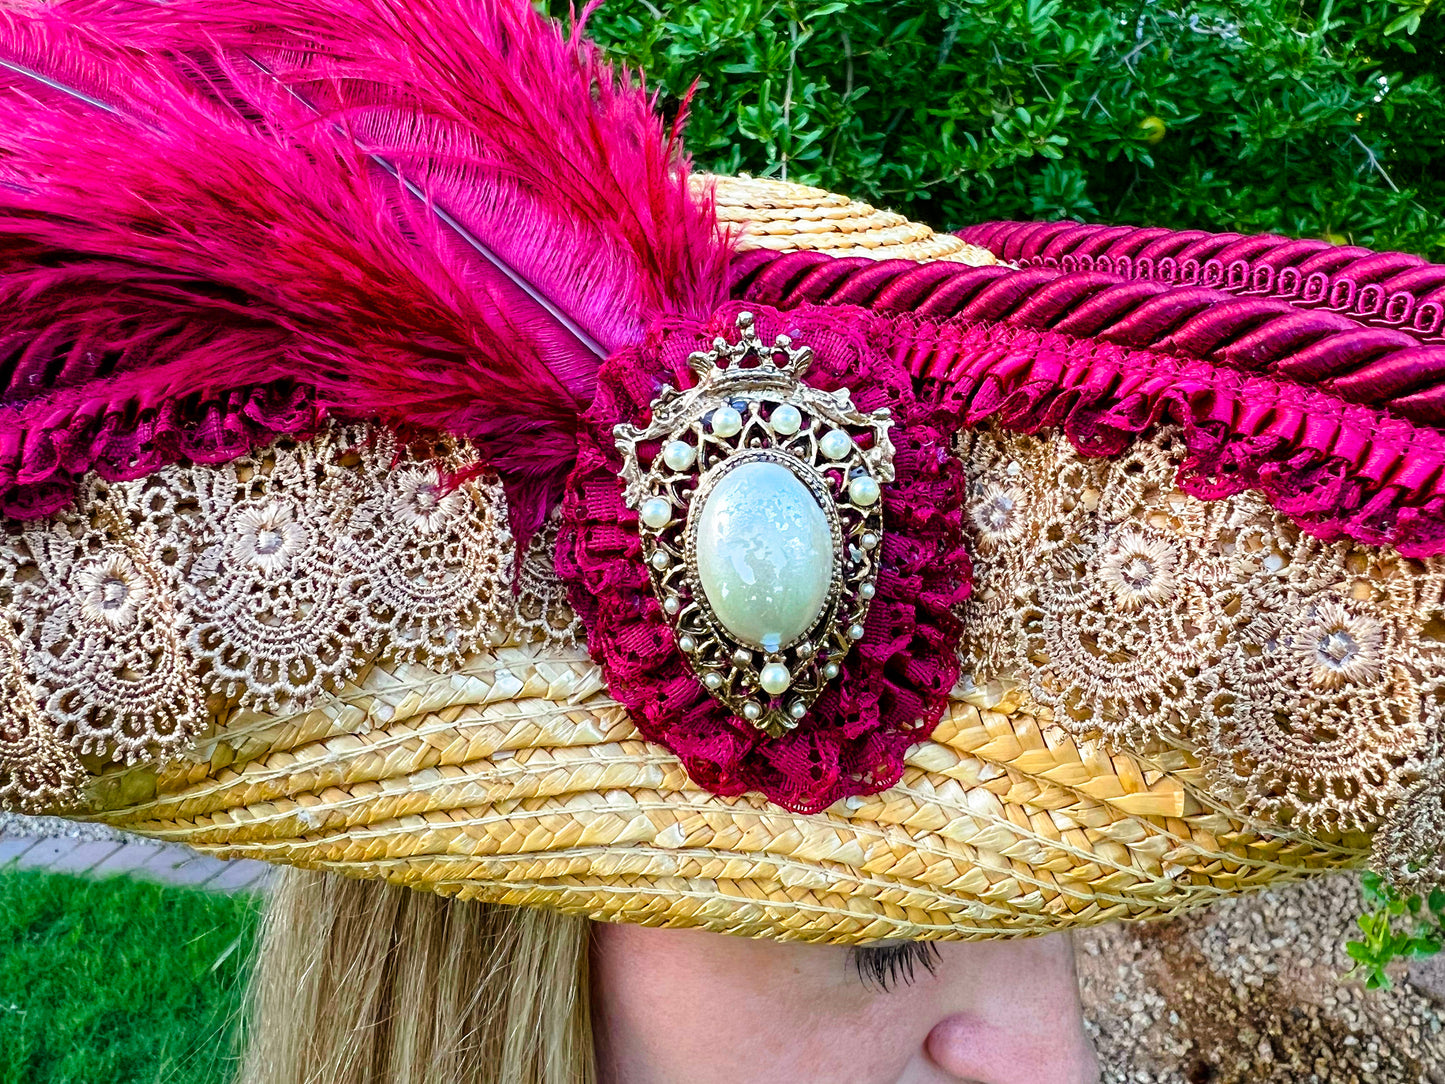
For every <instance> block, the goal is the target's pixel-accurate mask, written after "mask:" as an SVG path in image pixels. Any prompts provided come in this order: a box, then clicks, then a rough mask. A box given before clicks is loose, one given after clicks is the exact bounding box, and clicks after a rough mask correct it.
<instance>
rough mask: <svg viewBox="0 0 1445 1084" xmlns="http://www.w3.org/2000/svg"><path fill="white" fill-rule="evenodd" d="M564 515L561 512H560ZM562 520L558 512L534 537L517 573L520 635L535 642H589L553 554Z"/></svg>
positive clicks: (515, 622) (516, 621) (515, 619)
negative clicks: (569, 598) (558, 573)
mask: <svg viewBox="0 0 1445 1084" xmlns="http://www.w3.org/2000/svg"><path fill="white" fill-rule="evenodd" d="M558 512H560V509H558ZM561 526H562V517H561V515H559V514H556V513H554V514H553V515H551V516H549V517H548V518H547V520H546V522H544V523H543V524H542V527H541V529H540V530H538V531H536V532H535V533H534V534H533V535H532V540H531V541H530V542H528V543H527V551H526V553H525V554H524V555H523V557H522V562H521V567H520V568H519V569H518V571H517V598H516V611H515V613H514V614H513V615H512V622H513V626H514V627H515V629H516V632H517V635H518V636H519V637H521V638H522V639H524V640H529V641H531V642H533V643H539V642H550V643H557V644H581V643H586V642H587V630H586V629H584V628H583V627H582V619H581V618H580V617H578V616H577V612H576V611H575V610H573V609H572V603H571V602H570V601H569V600H568V598H567V585H566V584H565V583H563V582H562V579H561V577H560V576H558V575H557V568H556V563H555V561H554V560H553V557H552V555H553V553H554V552H555V551H556V549H557V532H558V531H559V530H560V529H561Z"/></svg>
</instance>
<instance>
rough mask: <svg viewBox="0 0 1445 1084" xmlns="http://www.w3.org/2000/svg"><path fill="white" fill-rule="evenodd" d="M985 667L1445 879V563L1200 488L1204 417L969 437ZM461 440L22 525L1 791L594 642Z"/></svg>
mask: <svg viewBox="0 0 1445 1084" xmlns="http://www.w3.org/2000/svg"><path fill="white" fill-rule="evenodd" d="M958 453H959V455H960V456H961V458H962V459H963V461H964V463H965V467H966V470H967V474H968V477H969V479H970V481H969V485H970V500H969V504H968V508H967V523H966V528H967V530H968V531H969V534H970V536H971V543H972V550H973V554H974V561H975V577H976V588H975V594H974V597H973V599H972V600H971V601H970V602H969V603H967V604H966V606H965V611H966V612H965V614H964V617H965V621H966V624H967V628H968V637H967V642H966V644H965V645H964V655H965V661H966V663H967V668H968V670H969V671H970V673H971V680H972V681H974V682H975V683H976V684H978V685H985V686H987V685H1004V686H1008V687H1017V689H1018V692H1019V694H1020V695H1022V696H1023V697H1024V698H1025V699H1026V700H1028V701H1029V702H1030V706H1031V707H1032V708H1033V709H1034V710H1036V711H1039V712H1041V713H1043V714H1045V715H1047V716H1049V717H1051V718H1052V719H1053V720H1054V722H1055V723H1056V724H1057V725H1059V726H1062V727H1063V728H1065V729H1066V730H1068V731H1070V732H1071V733H1074V734H1076V735H1082V736H1092V735H1095V734H1099V735H1102V736H1103V737H1105V738H1106V739H1107V740H1109V741H1111V742H1113V743H1115V744H1116V745H1118V746H1123V747H1132V748H1140V747H1142V746H1143V744H1144V743H1146V742H1155V741H1159V740H1163V741H1165V742H1172V743H1175V744H1179V745H1183V746H1187V747H1189V748H1191V749H1195V750H1197V751H1198V753H1199V755H1200V756H1201V757H1202V759H1203V760H1204V761H1205V763H1206V765H1207V768H1208V770H1209V773H1210V776H1211V778H1212V780H1213V783H1214V786H1215V787H1216V788H1217V790H1218V793H1219V797H1220V799H1221V801H1223V802H1225V803H1227V804H1228V805H1229V806H1230V807H1231V808H1233V809H1235V810H1237V811H1239V812H1240V813H1243V814H1246V815H1252V816H1255V817H1257V818H1260V819H1262V820H1266V821H1270V822H1274V823H1289V824H1291V825H1293V826H1294V827H1295V828H1297V829H1304V830H1306V831H1309V832H1312V833H1316V834H1320V835H1326V836H1332V835H1338V834H1341V833H1352V832H1375V833H1376V840H1375V842H1376V854H1375V861H1376V865H1377V868H1380V869H1382V870H1384V871H1387V872H1390V873H1391V874H1392V875H1394V876H1395V877H1396V879H1397V880H1399V881H1401V882H1405V883H1409V882H1418V883H1426V882H1428V883H1440V882H1445V860H1442V858H1441V857H1439V856H1438V855H1437V854H1436V851H1437V849H1438V845H1439V841H1440V840H1441V838H1442V836H1445V805H1442V800H1441V793H1442V779H1445V768H1442V767H1441V764H1442V760H1445V756H1442V752H1441V744H1442V743H1441V734H1442V727H1441V725H1440V719H1441V713H1442V710H1445V560H1430V561H1411V560H1406V559H1403V558H1401V557H1400V556H1399V555H1398V554H1396V553H1394V552H1393V551H1392V550H1389V549H1378V550H1377V549H1362V548H1358V547H1355V546H1352V545H1349V544H1344V543H1323V542H1320V541H1318V540H1316V539H1312V538H1309V537H1307V536H1303V535H1301V534H1300V532H1299V531H1298V530H1296V529H1295V528H1294V527H1293V526H1291V524H1290V523H1289V522H1288V521H1287V520H1286V519H1285V518H1284V517H1283V516H1280V515H1278V514H1276V513H1275V512H1273V511H1272V510H1271V509H1270V508H1269V506H1268V505H1267V504H1265V502H1264V501H1263V500H1262V499H1260V498H1258V497H1257V496H1255V495H1253V494H1243V495H1240V496H1239V497H1236V498H1234V499H1231V500H1228V501H1218V502H1203V501H1198V500H1195V499H1194V498H1191V497H1188V496H1186V495H1184V494H1183V493H1181V492H1179V491H1178V490H1177V488H1176V487H1175V485H1174V478H1175V474H1176V471H1177V468H1178V464H1179V462H1180V460H1181V458H1182V456H1183V454H1184V448H1183V444H1182V442H1181V441H1180V440H1179V438H1178V436H1177V434H1175V433H1172V432H1167V431H1166V432H1163V433H1161V434H1159V435H1157V436H1156V437H1155V438H1154V439H1152V440H1148V441H1141V442H1139V443H1137V444H1136V445H1135V446H1134V448H1133V450H1132V451H1131V452H1130V453H1129V454H1127V455H1126V456H1123V457H1120V458H1115V459H1087V458H1084V457H1081V456H1079V455H1078V454H1076V453H1075V452H1074V451H1073V450H1072V448H1071V447H1070V446H1069V444H1068V442H1067V441H1065V440H1063V439H1062V438H1060V437H1058V436H1048V435H1046V436H1038V437H1026V436H1001V435H999V434H997V433H994V432H991V431H988V430H984V431H975V432H969V433H964V434H961V435H960V437H959V438H958ZM476 465H477V464H476V459H475V455H474V453H473V452H472V451H471V450H470V449H469V448H467V447H466V446H464V445H460V444H456V443H445V444H438V445H436V446H434V447H432V446H428V447H426V448H415V447H407V448H402V447H398V446H397V444H396V442H395V440H394V438H393V437H391V436H390V435H389V434H387V433H386V432H384V431H381V430H378V429H372V428H367V427H351V428H339V427H338V428H334V429H331V430H329V431H328V432H326V433H324V434H322V435H321V436H320V437H318V438H316V439H314V440H312V441H308V442H299V443H298V442H288V441H283V442H280V443H278V444H276V445H274V446H272V447H271V448H270V449H267V450H266V451H263V452H260V453H257V454H256V455H254V456H250V457H246V458H243V459H239V460H236V461H234V462H232V463H230V464H226V465H224V466H218V467H172V468H168V469H165V470H162V471H158V472H157V473H155V474H153V475H150V476H148V477H146V478H144V479H140V480H137V481H134V482H127V483H119V484H107V483H104V482H101V481H92V482H91V483H90V485H89V487H88V488H87V489H86V490H85V491H84V493H83V495H82V500H81V501H80V503H79V505H78V507H77V508H76V510H75V511H73V512H69V513H65V514H62V515H59V516H56V517H53V518H51V519H49V520H46V521H44V522H40V523H32V524H27V525H24V526H23V527H20V528H17V529H15V530H14V531H13V533H10V534H8V535H5V536H0V800H3V802H4V804H5V805H6V806H8V807H20V808H30V809H35V808H41V807H47V806H55V805H58V804H63V803H64V802H66V801H70V800H73V799H74V798H75V794H76V788H77V786H78V783H79V781H80V780H81V777H82V772H81V770H80V762H79V759H78V757H79V756H88V757H95V758H101V759H106V760H115V761H120V762H125V763H129V762H133V761H136V760H139V759H148V758H163V757H165V756H166V755H167V754H169V753H170V752H172V751H174V750H176V749H178V748H180V747H183V746H185V745H187V744H188V743H190V742H191V741H192V739H193V738H194V737H195V736H196V735H198V734H199V733H200V732H202V731H203V730H205V729H206V728H207V727H208V726H209V725H210V724H211V722H212V720H214V719H215V718H217V717H218V715H219V714H221V713H223V712H225V711H228V710H229V709H230V708H231V707H232V706H235V705H241V706H244V707H253V708H256V709H260V710H274V709H276V708H278V707H281V706H283V705H289V706H291V707H293V708H295V707H300V706H304V704H305V703H307V702H308V701H310V700H311V699H312V698H314V697H315V696H316V695H317V694H318V693H319V692H321V691H322V690H324V689H329V688H335V687H336V686H337V684H338V683H340V682H342V681H345V680H348V679H350V678H353V677H354V676H355V675H356V674H357V673H358V671H359V670H360V669H361V668H362V667H363V666H365V665H366V664H367V662H368V661H369V660H371V659H372V658H374V657H376V656H377V655H378V654H379V653H381V654H384V655H386V656H388V657H391V658H395V659H398V660H403V661H417V662H423V663H425V664H427V665H429V666H432V667H443V668H445V667H446V666H447V665H448V664H450V663H452V662H454V661H455V660H457V659H459V658H460V657H461V656H463V655H464V654H466V653H467V652H468V651H471V650H473V649H474V648H475V647H477V646H478V645H479V644H481V643H483V642H494V643H495V642H501V641H503V640H508V639H520V640H527V641H555V642H561V643H575V642H580V641H581V639H582V636H581V632H580V629H579V627H578V623H577V619H576V616H575V614H574V613H573V612H572V610H571V608H570V607H569V606H568V605H567V600H566V594H565V591H564V589H563V587H562V585H561V584H560V582H559V581H558V579H557V577H556V574H555V572H554V571H553V569H552V559H551V554H552V549H553V546H554V543H555V534H556V525H555V523H549V524H548V526H547V528H546V529H545V530H544V531H542V532H541V533H539V535H538V536H537V537H536V538H535V539H534V540H533V542H532V544H531V545H530V546H529V548H528V551H527V553H526V554H525V555H524V557H523V561H522V564H521V576H520V585H519V586H520V590H519V592H518V593H517V594H515V595H514V594H513V592H512V591H511V589H510V586H511V581H512V577H511V570H512V568H513V561H514V551H513V547H512V539H511V536H510V533H509V532H508V530H507V528H506V501H505V498H504V495H503V493H502V490H501V487H500V486H499V485H498V483H497V482H496V481H495V479H494V478H492V477H490V476H479V477H476V478H473V479H472V480H470V481H466V482H463V483H462V484H461V485H459V486H451V485H449V484H447V483H448V480H449V478H450V477H453V476H461V477H467V476H469V475H470V474H472V473H474V472H475V470H476Z"/></svg>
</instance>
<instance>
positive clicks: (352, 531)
mask: <svg viewBox="0 0 1445 1084" xmlns="http://www.w3.org/2000/svg"><path fill="white" fill-rule="evenodd" d="M476 466H477V460H476V457H475V454H474V453H473V452H472V451H471V450H470V449H469V448H467V447H465V446H464V445H461V444H458V443H455V442H446V443H439V444H437V445H435V446H431V445H428V446H426V447H423V448H416V447H400V446H398V445H397V443H396V441H395V439H394V438H393V437H392V436H391V435H390V434H388V433H387V432H385V431H383V430H380V429H373V428H368V427H350V428H342V427H336V428H332V429H330V430H328V431H326V432H325V433H323V434H322V435H321V436H319V437H317V438H315V439H313V440H310V441H304V442H294V441H282V442H278V443H277V444H275V445H273V446H271V447H270V448H268V449H266V450H265V451H262V452H258V453H257V454H255V455H252V456H247V457H243V458H241V459H237V460H235V461H233V462H231V463H227V464H225V465H222V466H195V467H169V468H166V469H163V470H160V471H157V472H156V473H154V474H152V475H149V476H147V477H146V478H143V479H139V480H137V481H134V482H125V483H115V484H111V483H105V482H102V481H99V480H92V481H91V483H90V484H89V486H88V488H87V489H86V490H85V491H84V493H83V494H82V497H81V500H80V501H79V503H78V505H77V508H76V509H75V510H74V511H72V512H68V513H64V514H61V515H58V516H55V517H52V518H50V519H48V520H45V521H41V522H35V523H29V524H24V525H15V526H16V527H17V529H14V530H13V531H12V533H10V534H8V535H4V536H0V605H3V606H6V607H8V610H7V613H9V614H10V615H12V616H13V629H14V635H13V636H12V637H10V638H7V639H3V640H0V675H3V676H0V682H3V684H0V719H3V720H4V725H5V726H7V727H9V728H10V730H7V731H5V732H4V733H3V735H0V794H3V796H4V797H5V798H6V799H7V802H6V804H7V805H24V806H28V807H38V806H41V805H54V804H57V803H58V802H63V801H65V800H69V799H73V798H74V785H75V783H76V780H77V778H78V776H77V773H76V772H75V771H74V770H73V767H71V766H69V765H73V764H74V762H75V757H76V755H77V754H79V755H85V756H92V757H98V758H103V759H109V760H114V761H119V762H122V763H130V762H134V761H136V760H139V759H143V758H156V757H163V756H164V755H166V754H167V753H169V752H172V751H174V750H176V749H178V748H180V747H182V746H184V745H186V744H187V743H189V742H190V741H191V740H192V739H193V738H194V737H195V736H196V735H197V734H198V733H200V732H201V731H202V730H204V729H205V728H206V727H207V726H208V725H209V723H210V722H211V720H212V719H214V718H215V717H216V716H217V714H218V713H219V712H221V711H224V710H226V709H227V708H229V707H230V706H232V705H241V706H243V707H252V708H256V709H261V710H274V709H276V708H278V707H280V706H282V705H284V704H290V705H292V706H301V705H303V704H304V703H306V702H307V701H309V700H311V699H312V698H314V697H315V696H316V695H317V694H318V693H320V692H321V691H322V690H323V689H327V688H334V687H335V686H336V684H337V683H338V682H341V681H344V680H346V679H349V678H352V677H354V676H355V675H356V673H357V672H358V670H359V669H360V668H361V667H362V666H363V665H365V663H366V662H367V661H368V660H369V659H371V658H372V657H374V656H376V655H377V653H378V652H384V653H385V654H386V656H387V657H389V658H393V659H397V660H401V661H416V662H423V663H425V664H427V665H429V666H433V667H435V666H446V665H447V664H449V663H451V662H454V661H456V660H458V659H460V658H461V657H462V656H463V655H465V654H466V653H467V652H469V651H471V650H473V649H475V648H476V647H477V646H478V644H480V643H481V642H482V641H484V640H486V639H487V638H488V637H491V636H495V635H497V634H498V632H499V630H502V629H504V628H505V627H506V625H507V624H508V620H509V618H510V615H511V610H512V598H511V592H510V571H511V568H512V561H513V548H512V539H511V535H510V533H509V532H508V530H507V527H506V501H505V498H504V496H503V493H502V490H501V486H500V485H499V484H498V483H497V481H496V480H495V478H493V477H490V476H486V477H480V478H476V479H473V480H471V481H466V482H463V483H462V484H461V485H459V486H456V485H452V484H451V481H450V480H451V478H452V477H455V476H462V477H465V476H467V475H468V474H469V473H471V472H474V471H475V469H476ZM0 631H3V630H0ZM51 728H53V730H54V733H53V736H52V734H51ZM12 731H13V733H12ZM66 757H69V760H66V759H65V758H66Z"/></svg>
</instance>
